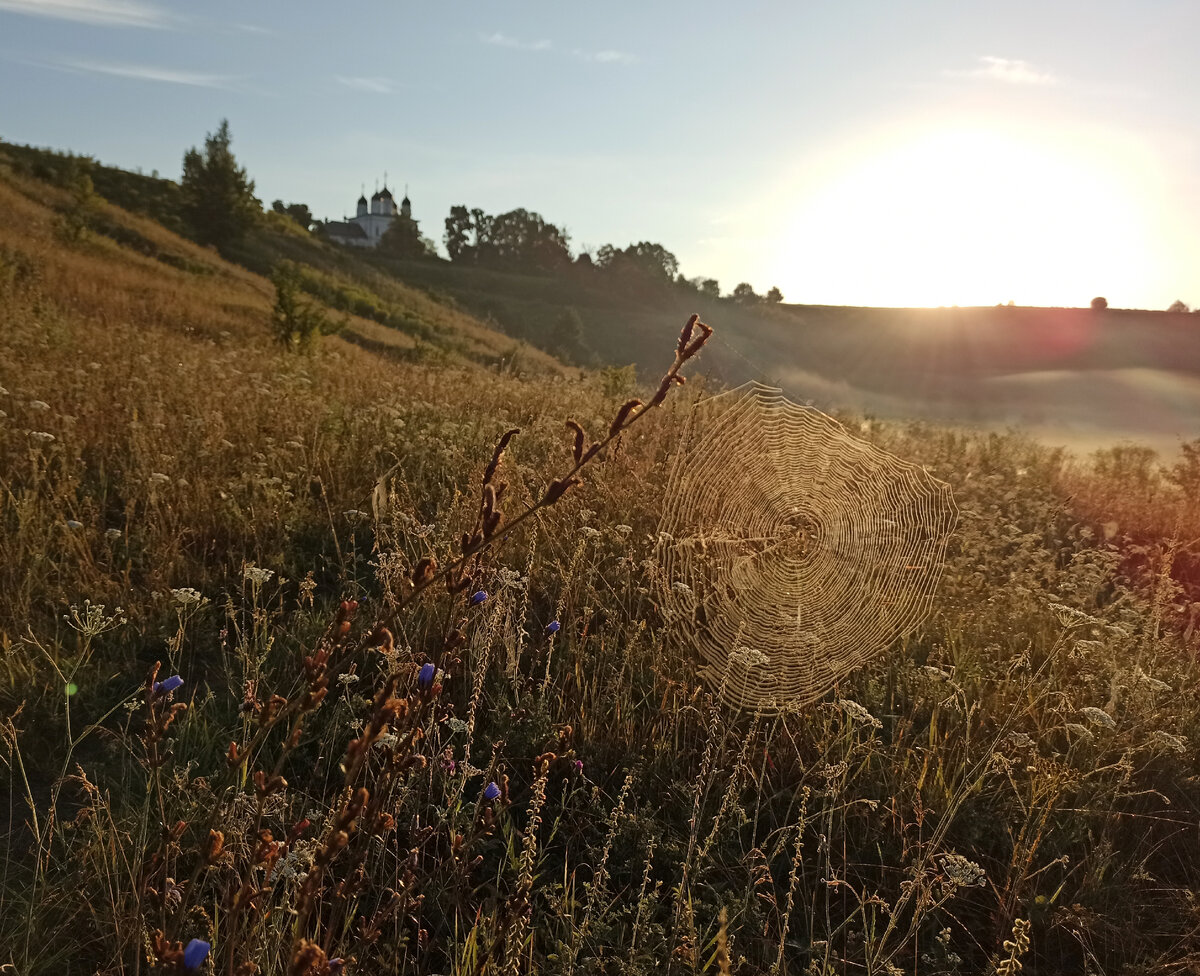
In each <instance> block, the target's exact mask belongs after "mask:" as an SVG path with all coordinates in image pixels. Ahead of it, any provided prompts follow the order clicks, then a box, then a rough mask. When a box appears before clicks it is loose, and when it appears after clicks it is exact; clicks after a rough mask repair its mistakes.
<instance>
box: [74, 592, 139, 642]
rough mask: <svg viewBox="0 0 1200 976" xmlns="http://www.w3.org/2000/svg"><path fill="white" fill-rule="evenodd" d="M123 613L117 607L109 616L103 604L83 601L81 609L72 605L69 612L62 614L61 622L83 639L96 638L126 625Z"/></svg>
mask: <svg viewBox="0 0 1200 976" xmlns="http://www.w3.org/2000/svg"><path fill="white" fill-rule="evenodd" d="M124 613H125V611H124V610H122V609H121V608H120V607H117V608H116V609H115V610H113V612H112V613H111V614H110V613H108V612H107V611H106V610H105V607H104V604H102V603H92V601H91V600H84V601H83V606H82V607H78V606H76V605H74V604H72V605H71V612H70V613H68V614H63V620H65V621H66V622H67V625H68V626H69V627H70V628H71V629H72V630H77V631H79V633H81V634H83V635H84V636H85V637H96V636H97V635H99V634H103V633H105V632H106V631H109V630H115V629H116V628H117V627H120V626H121V625H122V624H124V623H127V621H126V619H125V617H124V616H122V615H123V614H124Z"/></svg>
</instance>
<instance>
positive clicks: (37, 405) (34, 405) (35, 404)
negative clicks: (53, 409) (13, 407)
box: [29, 400, 50, 410]
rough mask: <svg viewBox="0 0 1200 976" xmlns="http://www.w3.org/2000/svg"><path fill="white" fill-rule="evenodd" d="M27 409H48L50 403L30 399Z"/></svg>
mask: <svg viewBox="0 0 1200 976" xmlns="http://www.w3.org/2000/svg"><path fill="white" fill-rule="evenodd" d="M29 409H30V410H49V409H50V404H48V403H47V402H46V401H45V400H30V401H29Z"/></svg>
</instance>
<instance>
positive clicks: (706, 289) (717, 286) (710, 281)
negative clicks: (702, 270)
mask: <svg viewBox="0 0 1200 976" xmlns="http://www.w3.org/2000/svg"><path fill="white" fill-rule="evenodd" d="M700 294H702V295H707V296H708V297H709V298H720V297H721V283H720V282H719V281H717V279H716V278H705V279H704V280H703V281H701V282H700Z"/></svg>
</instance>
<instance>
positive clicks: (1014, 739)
mask: <svg viewBox="0 0 1200 976" xmlns="http://www.w3.org/2000/svg"><path fill="white" fill-rule="evenodd" d="M1005 741H1006V742H1007V743H1008V744H1009V745H1010V746H1013V747H1015V748H1017V749H1032V748H1033V740H1032V739H1031V738H1029V736H1027V735H1026V734H1025V733H1024V732H1009V733H1008V736H1007V737H1006V739H1005Z"/></svg>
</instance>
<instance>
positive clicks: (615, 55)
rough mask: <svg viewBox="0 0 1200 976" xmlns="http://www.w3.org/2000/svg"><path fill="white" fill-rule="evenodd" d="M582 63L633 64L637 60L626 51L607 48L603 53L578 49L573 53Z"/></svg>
mask: <svg viewBox="0 0 1200 976" xmlns="http://www.w3.org/2000/svg"><path fill="white" fill-rule="evenodd" d="M571 53H572V54H573V55H575V57H577V58H579V60H581V61H594V62H595V63H596V64H632V63H633V62H634V61H635V60H637V59H636V58H634V56H633V55H632V54H629V53H627V52H625V51H614V50H613V49H612V48H607V49H605V50H603V51H583V50H580V49H579V48H576V49H575V50H574V51H572V52H571Z"/></svg>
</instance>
